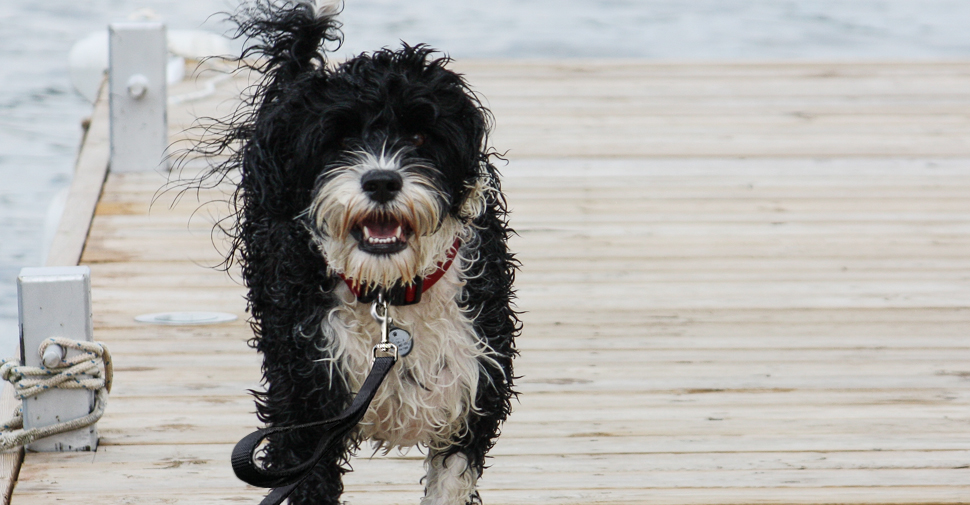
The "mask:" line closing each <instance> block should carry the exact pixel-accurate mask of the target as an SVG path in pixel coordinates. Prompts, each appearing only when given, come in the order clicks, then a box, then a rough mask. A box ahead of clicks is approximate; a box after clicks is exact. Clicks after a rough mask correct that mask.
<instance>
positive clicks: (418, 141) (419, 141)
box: [410, 133, 425, 147]
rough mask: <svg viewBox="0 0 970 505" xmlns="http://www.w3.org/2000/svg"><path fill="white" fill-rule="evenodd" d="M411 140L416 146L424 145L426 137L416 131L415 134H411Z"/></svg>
mask: <svg viewBox="0 0 970 505" xmlns="http://www.w3.org/2000/svg"><path fill="white" fill-rule="evenodd" d="M410 140H411V143H412V144H414V147H421V146H423V145H424V140H425V138H424V135H422V134H420V133H415V134H414V135H412V136H411V139H410Z"/></svg>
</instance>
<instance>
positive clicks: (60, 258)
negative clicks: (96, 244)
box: [46, 81, 111, 266]
mask: <svg viewBox="0 0 970 505" xmlns="http://www.w3.org/2000/svg"><path fill="white" fill-rule="evenodd" d="M108 136H109V133H108V86H107V81H104V82H102V83H101V91H100V93H99V97H98V101H97V102H96V104H95V107H94V112H93V113H92V114H91V124H90V126H89V127H88V131H87V133H86V134H85V136H84V141H83V143H82V147H81V152H80V154H79V155H78V160H77V167H76V169H75V173H74V179H73V180H72V181H71V188H70V192H69V193H68V197H67V201H66V203H65V204H64V213H63V215H61V220H60V223H59V224H58V226H57V231H56V232H55V234H54V239H53V242H52V243H51V248H50V251H49V252H48V254H47V262H46V265H47V266H74V265H77V264H78V261H79V260H80V259H81V253H82V251H83V250H84V245H85V240H86V239H87V236H88V230H89V229H90V226H91V218H92V216H93V215H94V209H95V207H96V206H97V204H98V198H99V197H100V196H101V187H102V185H103V184H104V180H105V175H106V174H107V172H108V160H109V158H110V154H111V153H110V151H111V146H110V145H109V139H108Z"/></svg>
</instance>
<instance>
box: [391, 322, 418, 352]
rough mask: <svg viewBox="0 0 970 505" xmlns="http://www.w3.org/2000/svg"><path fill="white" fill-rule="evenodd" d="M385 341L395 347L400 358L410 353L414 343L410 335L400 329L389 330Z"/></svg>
mask: <svg viewBox="0 0 970 505" xmlns="http://www.w3.org/2000/svg"><path fill="white" fill-rule="evenodd" d="M387 340H388V341H390V342H391V343H392V344H394V345H396V346H397V355H398V356H400V357H402V358H403V357H404V356H407V355H408V353H409V352H411V346H412V345H413V343H414V340H413V339H412V338H411V334H410V333H408V332H406V331H404V330H402V329H400V328H391V331H390V333H388V334H387Z"/></svg>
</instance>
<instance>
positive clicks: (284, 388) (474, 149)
mask: <svg viewBox="0 0 970 505" xmlns="http://www.w3.org/2000/svg"><path fill="white" fill-rule="evenodd" d="M336 13H337V9H336V8H335V7H334V6H333V5H328V4H323V5H312V4H308V3H304V2H296V1H285V0H260V1H259V2H258V3H254V4H248V5H245V6H244V7H243V8H242V9H241V10H240V11H239V12H238V13H237V14H236V15H235V16H233V19H234V21H235V22H236V23H237V24H238V26H239V32H238V34H239V36H241V37H245V38H246V39H247V40H248V41H249V43H248V44H247V47H246V49H245V50H244V52H243V55H242V57H241V58H240V60H239V61H240V62H248V63H245V65H246V66H247V67H248V68H251V69H253V70H255V71H257V72H258V73H259V74H261V76H262V79H261V81H260V82H259V83H258V84H257V85H255V86H254V88H253V89H252V92H251V93H250V96H248V97H246V99H245V100H244V102H243V105H242V106H241V108H240V109H239V110H238V111H237V113H236V114H235V115H234V116H233V117H232V118H231V119H230V120H228V121H227V122H223V123H222V127H221V128H218V132H217V133H218V134H217V135H214V136H212V135H210V136H209V137H208V139H207V140H205V141H204V142H203V143H202V144H200V146H199V147H198V148H197V150H198V151H201V152H203V153H204V154H206V155H210V156H211V155H222V158H220V159H223V160H225V161H222V162H219V163H218V164H217V165H216V166H214V167H213V169H212V171H211V172H210V173H209V176H218V177H225V176H227V175H228V174H234V175H233V177H234V178H235V177H238V180H239V183H238V189H237V191H236V194H235V198H234V202H235V208H236V209H237V214H236V216H235V222H234V224H233V226H232V227H231V228H230V230H229V231H230V234H231V236H232V237H233V239H234V241H233V248H232V250H231V251H230V253H229V258H228V260H227V265H231V264H232V263H233V262H234V261H238V262H239V264H240V265H241V267H242V276H243V279H244V282H245V284H246V286H247V287H248V289H249V293H248V297H247V301H248V310H249V312H250V314H251V325H252V328H253V331H254V337H253V339H252V340H251V345H253V346H254V347H255V348H256V349H257V350H258V351H259V352H260V353H261V354H262V356H263V368H262V370H263V377H264V387H265V389H264V390H263V391H259V392H256V393H255V395H256V399H257V402H256V404H257V412H258V418H259V420H260V421H262V422H263V423H265V424H266V425H269V426H290V425H297V424H302V423H307V422H311V421H317V420H321V419H325V418H329V417H333V416H334V415H336V414H338V413H339V412H340V411H341V410H342V409H343V408H345V407H346V406H347V405H348V404H349V401H350V399H351V398H352V397H353V393H354V391H355V390H356V388H357V387H359V386H360V383H361V381H362V380H363V378H364V377H365V376H366V374H367V372H368V368H369V361H368V360H369V356H370V352H371V347H372V346H373V345H374V343H375V342H376V340H375V339H376V338H379V331H378V329H377V328H378V327H377V325H376V323H375V322H374V321H373V320H372V319H371V317H370V315H369V313H368V310H369V304H367V303H363V302H361V301H359V300H358V299H357V298H356V296H355V293H353V292H352V290H351V286H352V285H355V284H356V285H361V286H369V287H371V288H382V289H386V290H390V289H393V288H394V286H401V285H409V284H413V283H415V282H416V281H417V279H419V278H420V277H423V276H426V275H428V274H429V273H431V272H433V271H435V270H436V269H440V268H442V262H443V261H444V260H445V259H446V258H447V257H448V255H449V253H450V252H452V253H453V251H450V250H451V249H452V246H453V244H458V245H459V247H458V250H457V253H453V254H454V261H453V266H452V267H451V268H450V269H448V270H447V271H446V273H445V275H444V276H443V277H442V279H441V280H440V281H438V283H437V284H435V285H434V287H433V288H431V289H428V290H427V292H425V293H424V294H423V296H422V298H421V301H420V302H419V303H416V304H413V305H407V306H401V307H393V313H392V316H393V317H394V319H395V323H396V324H397V325H398V326H401V327H402V328H405V329H407V330H408V331H410V332H411V334H412V335H413V337H414V350H413V351H412V353H411V354H410V355H408V356H406V357H403V358H401V360H400V362H399V363H398V365H397V366H396V367H395V369H394V371H393V372H392V374H391V376H390V377H389V378H388V379H387V380H386V381H385V383H384V384H383V385H382V386H381V390H380V392H379V393H378V396H377V398H376V399H375V400H374V402H373V403H372V405H371V407H370V409H369V411H368V414H367V416H366V417H365V419H364V421H363V422H362V423H361V425H360V427H359V429H358V430H357V432H356V434H355V436H354V437H353V438H352V439H350V440H347V441H346V443H344V444H342V445H340V446H339V447H336V448H335V449H333V450H332V451H331V452H330V453H329V454H327V455H326V456H325V457H324V459H323V460H322V461H321V463H320V464H319V465H318V466H317V467H316V468H315V469H314V471H313V473H312V475H311V476H310V478H309V479H308V480H307V481H305V482H304V483H303V484H302V485H301V486H300V487H299V488H297V490H296V491H295V492H294V493H293V494H292V495H291V496H290V498H289V500H290V503H291V504H293V505H297V504H311V503H312V504H327V505H334V504H337V503H338V502H339V498H340V496H341V493H342V491H343V485H342V483H341V476H342V474H344V473H345V472H347V471H348V465H347V462H348V458H349V457H350V456H351V455H352V453H353V452H354V451H355V450H356V449H357V447H358V446H359V444H360V443H361V442H363V441H365V440H368V439H369V440H373V441H374V442H375V443H376V444H377V445H378V446H379V447H382V448H385V449H390V448H393V447H409V446H413V445H419V446H422V447H424V448H426V450H427V452H428V457H427V460H426V463H425V464H426V467H427V471H428V474H427V476H426V478H425V479H424V484H425V497H424V499H423V501H422V503H424V504H429V505H430V504H442V505H444V504H459V505H460V504H465V503H472V502H477V501H479V497H478V492H477V491H476V484H475V483H476V481H477V479H478V477H479V476H480V475H481V473H482V471H483V469H484V468H485V457H486V453H487V452H488V451H489V449H491V447H492V446H493V445H494V444H495V441H496V438H497V437H498V435H499V428H500V425H501V424H502V423H503V422H504V421H505V419H506V417H507V416H508V415H509V413H510V409H511V404H510V400H511V398H512V397H513V396H514V394H515V393H514V391H513V384H512V382H513V373H512V358H513V357H514V356H515V355H516V351H515V348H514V337H515V336H516V335H517V334H518V333H519V331H520V323H519V320H518V318H517V315H516V313H515V311H514V309H513V308H512V307H511V300H512V298H513V290H512V282H513V278H514V274H515V270H516V268H517V262H516V260H515V259H514V257H513V255H512V254H511V253H510V252H509V250H508V247H507V245H506V240H507V239H508V237H509V235H510V234H511V233H512V230H511V229H510V228H509V226H508V223H507V210H506V204H505V200H504V197H503V196H502V193H501V191H500V184H499V179H498V173H497V171H496V169H495V168H494V166H493V165H492V163H491V161H490V160H491V158H492V157H493V156H494V154H490V152H491V151H490V149H489V147H488V139H487V137H488V133H489V128H490V123H491V116H490V113H489V112H488V110H486V108H485V107H483V106H482V104H481V103H480V101H479V100H478V98H477V97H476V95H475V93H473V92H472V91H471V89H470V88H469V86H468V84H467V83H466V82H465V80H464V79H463V78H462V76H460V75H459V74H456V73H454V72H452V71H450V70H449V69H448V68H446V67H447V64H448V63H449V59H448V58H447V57H435V55H434V53H433V51H432V50H431V49H429V48H428V47H426V46H423V45H417V46H409V45H407V44H404V45H403V47H402V48H401V49H398V50H390V49H386V48H385V49H381V50H377V51H375V52H372V53H364V54H361V55H359V56H356V57H354V58H352V59H349V60H347V61H346V62H344V63H342V64H339V65H336V66H332V65H329V62H328V60H327V57H326V51H325V46H326V45H327V44H334V43H339V41H340V40H341V37H342V35H341V33H340V31H339V28H340V25H339V23H338V22H337V21H335V19H334V17H335V15H336ZM210 133H211V131H210ZM344 279H352V281H348V282H344ZM318 436H319V433H312V432H307V431H305V430H304V431H294V432H289V433H287V434H284V435H279V436H276V437H274V438H273V439H272V440H271V441H270V444H269V445H268V447H267V448H266V450H265V455H264V460H263V461H264V464H265V465H266V466H267V467H268V468H284V467H289V466H292V465H295V464H297V463H299V462H301V461H304V460H305V459H307V458H308V457H309V456H310V454H311V453H312V451H313V447H314V446H315V442H316V439H317V438H318Z"/></svg>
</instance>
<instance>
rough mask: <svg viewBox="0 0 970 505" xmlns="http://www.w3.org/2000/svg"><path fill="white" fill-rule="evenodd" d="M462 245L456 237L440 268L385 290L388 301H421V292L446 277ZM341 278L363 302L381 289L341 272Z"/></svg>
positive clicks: (399, 303)
mask: <svg viewBox="0 0 970 505" xmlns="http://www.w3.org/2000/svg"><path fill="white" fill-rule="evenodd" d="M459 247H461V239H457V238H456V239H455V243H454V244H453V245H452V246H451V249H449V250H448V256H446V257H445V260H444V261H442V262H439V263H438V268H436V269H435V271H434V272H432V273H431V275H429V276H427V277H424V278H421V277H415V278H414V281H412V282H410V283H408V284H401V283H398V284H395V285H394V286H393V287H392V288H390V289H388V290H385V296H387V302H388V303H390V304H391V305H413V304H415V303H418V302H420V301H421V294H422V293H424V292H425V291H427V290H429V289H431V286H434V285H435V283H436V282H438V280H439V279H441V278H442V277H444V275H445V272H447V271H448V268H449V267H451V264H452V263H453V262H454V261H455V256H457V255H458V248H459ZM340 278H341V279H343V280H344V282H345V283H346V284H347V287H348V288H350V292H351V293H353V294H354V296H356V297H357V301H358V302H361V303H370V302H372V301H374V300H375V299H377V294H378V293H379V292H380V291H381V289H380V288H376V287H374V286H373V285H368V286H362V285H361V284H360V283H359V282H357V281H355V280H353V279H349V278H347V277H344V275H343V274H340Z"/></svg>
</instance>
